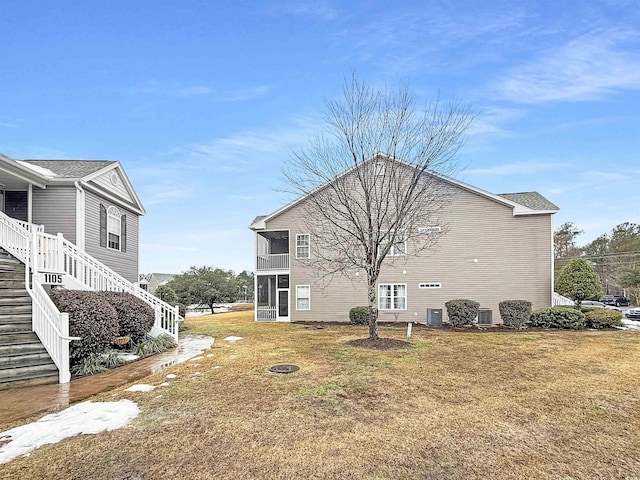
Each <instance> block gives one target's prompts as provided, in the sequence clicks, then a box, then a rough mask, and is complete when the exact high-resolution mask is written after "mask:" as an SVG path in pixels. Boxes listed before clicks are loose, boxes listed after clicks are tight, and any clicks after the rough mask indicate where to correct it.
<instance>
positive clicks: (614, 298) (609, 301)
mask: <svg viewBox="0 0 640 480" xmlns="http://www.w3.org/2000/svg"><path fill="white" fill-rule="evenodd" d="M600 301H601V302H602V303H604V304H605V305H615V306H616V307H628V306H629V299H628V298H626V297H623V296H622V295H605V296H604V297H602V298H601V299H600Z"/></svg>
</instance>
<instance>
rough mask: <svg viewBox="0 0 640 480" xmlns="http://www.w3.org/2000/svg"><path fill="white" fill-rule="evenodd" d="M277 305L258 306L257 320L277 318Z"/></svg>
mask: <svg viewBox="0 0 640 480" xmlns="http://www.w3.org/2000/svg"><path fill="white" fill-rule="evenodd" d="M276 319H277V311H276V307H256V320H276Z"/></svg>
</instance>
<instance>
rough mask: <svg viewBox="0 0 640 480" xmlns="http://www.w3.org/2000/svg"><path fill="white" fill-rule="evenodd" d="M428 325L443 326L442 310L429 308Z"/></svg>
mask: <svg viewBox="0 0 640 480" xmlns="http://www.w3.org/2000/svg"><path fill="white" fill-rule="evenodd" d="M427 325H435V326H437V325H442V309H441V308H427Z"/></svg>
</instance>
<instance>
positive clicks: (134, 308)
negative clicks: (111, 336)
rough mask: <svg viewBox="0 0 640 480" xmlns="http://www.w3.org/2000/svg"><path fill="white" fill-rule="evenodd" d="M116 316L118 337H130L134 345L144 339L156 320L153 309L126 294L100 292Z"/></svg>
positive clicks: (133, 296)
mask: <svg viewBox="0 0 640 480" xmlns="http://www.w3.org/2000/svg"><path fill="white" fill-rule="evenodd" d="M100 294H101V295H102V296H103V298H104V299H105V300H106V301H107V302H109V303H110V304H111V306H113V308H115V310H116V312H117V314H118V335H119V336H122V337H123V336H128V337H131V340H132V341H133V342H134V343H137V342H139V341H141V340H143V339H144V337H145V335H146V334H147V333H149V331H150V330H151V327H153V324H154V322H155V319H156V315H155V312H154V311H153V308H151V307H150V306H149V305H147V304H146V303H145V302H144V301H142V300H140V299H139V298H138V297H136V296H135V295H132V294H130V293H126V292H100Z"/></svg>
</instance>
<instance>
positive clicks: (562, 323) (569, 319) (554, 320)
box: [529, 307, 586, 330]
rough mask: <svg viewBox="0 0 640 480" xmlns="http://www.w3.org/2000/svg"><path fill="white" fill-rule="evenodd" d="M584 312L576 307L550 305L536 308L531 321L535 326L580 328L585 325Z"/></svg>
mask: <svg viewBox="0 0 640 480" xmlns="http://www.w3.org/2000/svg"><path fill="white" fill-rule="evenodd" d="M585 321H586V318H585V316H584V313H582V312H581V311H580V310H578V309H576V308H574V307H550V308H540V309H538V310H535V311H534V312H533V313H532V314H531V317H530V320H529V322H530V323H531V325H532V326H534V327H542V328H566V329H573V330H578V329H580V328H582V327H584V324H585Z"/></svg>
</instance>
